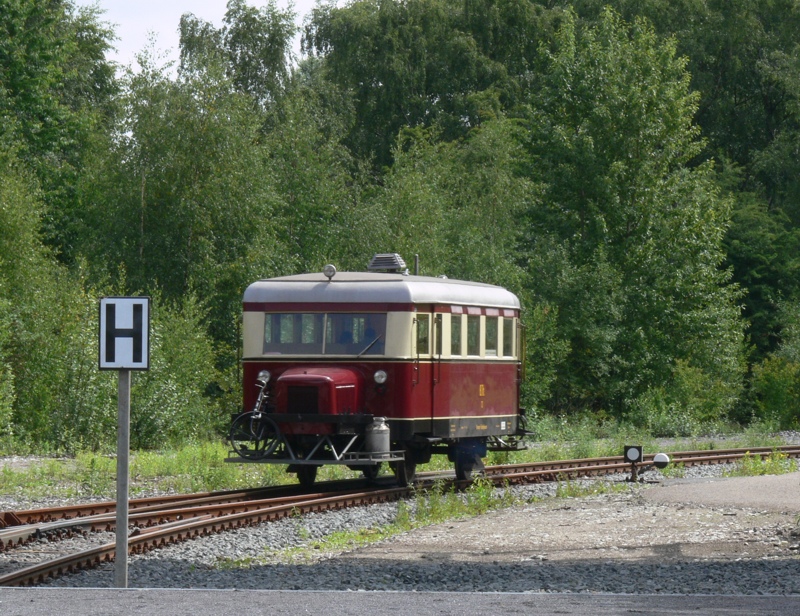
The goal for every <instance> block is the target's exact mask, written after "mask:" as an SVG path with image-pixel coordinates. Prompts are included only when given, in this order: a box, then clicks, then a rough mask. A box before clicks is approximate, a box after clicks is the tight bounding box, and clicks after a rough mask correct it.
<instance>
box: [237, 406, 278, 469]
mask: <svg viewBox="0 0 800 616" xmlns="http://www.w3.org/2000/svg"><path fill="white" fill-rule="evenodd" d="M230 441H231V446H232V447H233V450H234V451H235V452H236V453H237V454H239V455H240V456H241V457H242V458H245V459H246V460H258V459H260V458H265V457H267V456H268V455H270V454H271V453H272V452H273V451H275V449H276V448H277V447H278V445H279V444H280V442H281V434H280V430H279V429H278V426H277V424H276V423H275V422H274V421H272V420H271V419H269V418H267V417H265V416H264V415H262V414H261V413H252V412H250V413H242V414H241V415H239V416H238V417H237V418H236V419H235V420H234V422H233V425H231V432H230Z"/></svg>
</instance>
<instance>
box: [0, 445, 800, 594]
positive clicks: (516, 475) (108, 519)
mask: <svg viewBox="0 0 800 616" xmlns="http://www.w3.org/2000/svg"><path fill="white" fill-rule="evenodd" d="M774 451H778V452H780V453H782V454H784V455H786V456H787V457H791V458H797V457H800V446H786V447H778V448H767V447H763V448H750V449H725V450H714V451H685V452H673V453H670V454H669V455H670V457H671V459H672V462H673V463H680V464H683V465H685V466H693V465H701V464H721V463H727V462H735V461H736V460H740V459H741V458H742V457H743V456H744V455H745V454H746V453H749V454H750V455H754V456H755V455H758V456H762V457H766V456H768V455H770V454H772V453H773V452H774ZM650 463H652V455H651V456H645V462H644V463H643V464H641V465H639V466H640V468H641V467H646V466H647V465H648V464H650ZM630 470H631V465H630V463H628V462H625V461H623V459H622V458H621V457H620V456H615V457H606V458H588V459H580V460H562V461H556V462H535V463H526V464H514V465H502V466H490V467H487V468H486V473H485V474H486V477H487V478H489V479H490V480H491V481H493V482H495V483H496V484H497V485H505V484H522V483H536V482H548V481H558V480H564V479H575V478H581V477H596V476H602V475H610V474H617V473H625V472H628V471H630ZM443 480H444V481H446V482H451V483H454V484H455V483H456V482H455V481H454V480H453V479H452V477H451V476H450V477H447V476H445V475H443V474H441V473H421V474H420V475H419V478H418V481H417V483H416V485H415V486H414V487H413V488H398V487H392V486H391V482H392V478H391V477H386V478H379V480H378V481H377V482H375V485H372V486H369V487H365V485H366V484H365V483H364V482H363V481H353V480H351V481H345V482H331V483H329V484H321V485H320V488H325V491H324V492H323V491H321V492H318V493H314V494H309V493H301V492H300V491H299V489H298V488H297V487H289V488H287V487H285V486H284V487H279V488H262V489H252V490H241V491H228V492H215V493H205V494H194V495H172V496H164V497H154V498H147V499H136V500H132V501H131V502H130V505H129V507H130V523H131V526H132V529H131V530H130V534H129V538H128V550H129V553H131V554H142V553H145V552H148V551H150V550H153V549H157V548H159V547H163V546H166V545H169V544H172V543H177V542H180V541H186V540H188V539H193V538H197V537H202V536H207V535H211V534H214V533H218V532H222V531H224V530H230V529H235V528H241V527H244V526H251V525H257V524H262V523H265V522H269V521H274V520H279V519H281V518H285V517H288V516H291V515H297V514H305V513H309V512H318V511H326V510H332V509H342V508H347V507H354V506H362V505H369V504H374V503H383V502H389V501H394V500H398V499H401V498H404V497H407V496H409V495H411V494H412V493H413V492H414V490H420V489H422V490H424V489H426V488H429V487H430V486H432V485H433V484H434V483H435V482H437V481H443ZM462 483H465V482H462ZM459 487H462V486H459ZM115 523H116V519H115V503H114V502H113V501H109V502H104V503H93V504H85V505H69V506H64V507H55V508H49V509H35V510H25V511H15V512H5V513H0V551H3V550H13V549H15V547H17V546H21V545H24V544H25V543H27V542H29V541H32V540H34V539H37V538H40V537H43V536H45V537H50V536H53V537H55V538H60V537H64V536H70V535H73V534H76V533H87V532H96V531H113V530H115V528H114V526H115ZM115 552H116V544H115V542H112V543H108V544H104V545H100V546H95V547H92V548H89V549H87V550H83V551H80V552H77V553H73V554H67V555H65V556H62V557H59V558H55V559H52V560H48V561H45V562H41V563H38V564H35V565H30V566H27V567H24V568H22V569H19V570H16V571H13V572H11V573H7V574H5V575H0V586H30V585H35V584H38V583H40V582H42V581H44V580H45V579H47V578H48V577H55V576H60V575H63V574H65V573H70V572H74V571H77V570H80V569H84V568H90V567H94V566H97V565H98V564H100V563H103V562H109V561H112V560H113V559H114V557H115Z"/></svg>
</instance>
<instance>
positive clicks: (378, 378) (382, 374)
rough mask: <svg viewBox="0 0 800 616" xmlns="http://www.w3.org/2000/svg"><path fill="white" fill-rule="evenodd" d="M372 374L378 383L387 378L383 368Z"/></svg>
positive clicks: (380, 383) (383, 381) (382, 382)
mask: <svg viewBox="0 0 800 616" xmlns="http://www.w3.org/2000/svg"><path fill="white" fill-rule="evenodd" d="M373 376H374V379H375V382H376V383H377V384H378V385H383V384H384V383H385V382H386V379H387V378H389V377H388V375H387V374H386V372H385V371H383V370H378V371H377V372H375V374H374V375H373Z"/></svg>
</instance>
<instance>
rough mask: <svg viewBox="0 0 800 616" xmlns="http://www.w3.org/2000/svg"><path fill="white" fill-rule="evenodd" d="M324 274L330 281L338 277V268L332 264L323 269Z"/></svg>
mask: <svg viewBox="0 0 800 616" xmlns="http://www.w3.org/2000/svg"><path fill="white" fill-rule="evenodd" d="M322 273H323V274H325V277H326V278H327V279H328V280H330V279H331V278H333V277H334V276H335V275H336V267H335V266H334V265H332V264H330V263H328V265H326V266H325V267H323V268H322Z"/></svg>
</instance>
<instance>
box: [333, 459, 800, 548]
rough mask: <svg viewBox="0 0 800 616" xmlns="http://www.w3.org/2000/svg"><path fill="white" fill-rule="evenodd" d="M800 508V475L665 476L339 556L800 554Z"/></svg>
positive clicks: (441, 527) (453, 524)
mask: <svg viewBox="0 0 800 616" xmlns="http://www.w3.org/2000/svg"><path fill="white" fill-rule="evenodd" d="M798 515H800V473H793V474H788V475H780V476H768V477H746V478H727V479H703V480H669V481H665V482H664V483H661V484H658V485H653V486H649V487H641V488H636V489H633V490H631V491H630V492H627V493H616V494H604V495H600V496H594V497H586V498H579V499H547V500H544V501H540V502H537V503H533V504H530V505H525V506H521V507H516V508H513V509H508V510H503V511H497V512H493V513H490V514H488V515H486V516H480V517H477V518H472V519H468V520H460V521H455V522H448V523H446V524H440V525H437V526H431V527H427V528H422V529H419V530H415V531H413V532H409V533H406V534H403V535H400V536H398V537H396V538H394V539H392V540H390V541H387V542H383V543H381V544H378V545H373V546H370V547H365V548H362V549H359V550H356V551H354V552H351V553H349V554H347V555H342V556H341V557H340V558H352V559H362V558H364V559H369V558H384V559H386V558H390V559H394V560H409V561H410V560H419V561H427V562H443V561H464V562H492V563H512V562H524V561H536V560H538V561H545V560H547V561H561V560H583V559H585V560H600V561H631V560H636V561H640V562H657V563H662V564H664V563H678V562H687V561H696V560H712V559H713V560H716V561H726V560H751V559H761V558H775V557H782V558H785V557H787V556H792V555H798V554H800V530H799V529H800V527H798ZM487 529H489V530H488V531H487Z"/></svg>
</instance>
